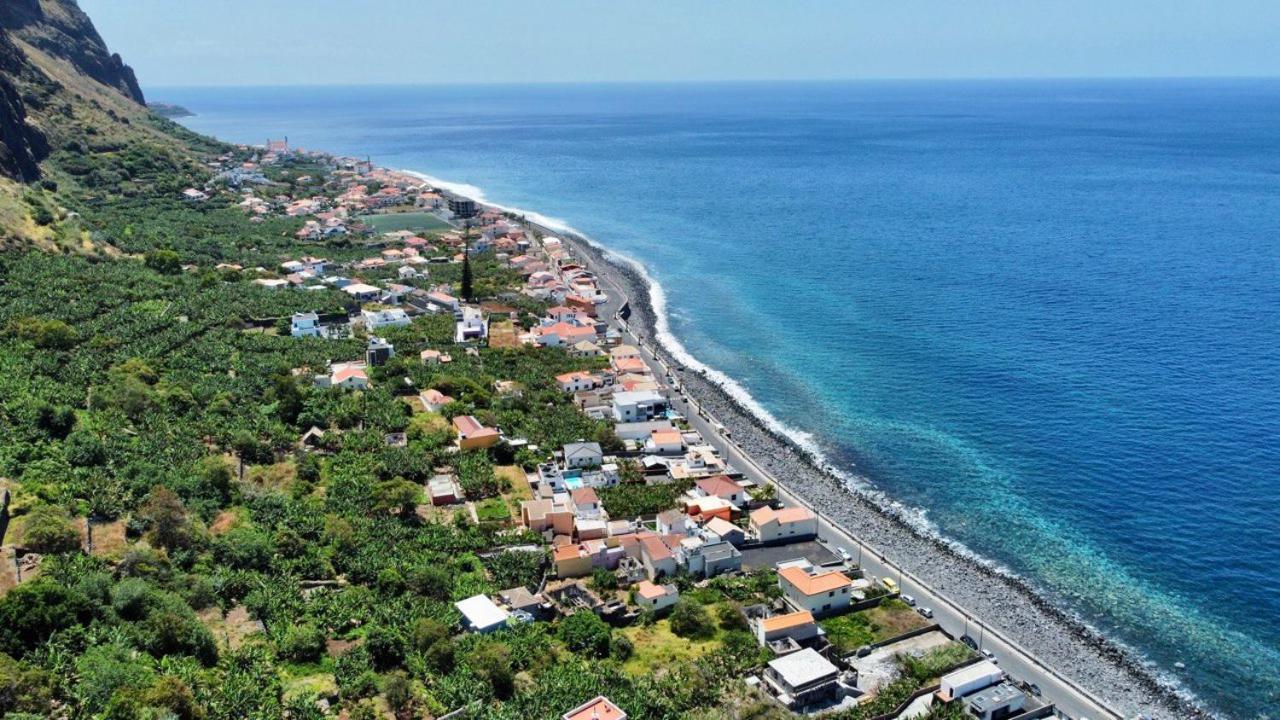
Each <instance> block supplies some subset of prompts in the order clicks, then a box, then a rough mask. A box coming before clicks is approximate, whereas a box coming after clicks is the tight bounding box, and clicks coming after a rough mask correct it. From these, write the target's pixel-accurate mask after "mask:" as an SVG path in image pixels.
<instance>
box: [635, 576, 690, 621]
mask: <svg viewBox="0 0 1280 720" xmlns="http://www.w3.org/2000/svg"><path fill="white" fill-rule="evenodd" d="M679 599H680V590H679V589H678V588H676V586H675V585H671V584H667V585H655V584H654V583H651V582H649V581H648V580H641V581H640V582H638V583H636V605H639V606H640V607H641V608H643V609H645V610H648V611H650V612H655V613H657V612H662V611H663V610H666V609H667V608H669V607H671V606H672V605H675V604H676V600H679Z"/></svg>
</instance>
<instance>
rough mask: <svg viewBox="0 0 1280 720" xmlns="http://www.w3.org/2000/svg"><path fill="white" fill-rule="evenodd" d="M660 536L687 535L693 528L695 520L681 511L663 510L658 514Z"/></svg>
mask: <svg viewBox="0 0 1280 720" xmlns="http://www.w3.org/2000/svg"><path fill="white" fill-rule="evenodd" d="M657 527H658V534H659V535H687V534H688V533H690V532H691V531H692V530H693V528H694V524H693V519H692V518H690V517H689V515H688V513H683V512H680V511H679V510H663V511H662V512H660V513H658V519H657Z"/></svg>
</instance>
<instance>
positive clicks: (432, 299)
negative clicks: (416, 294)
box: [426, 290, 462, 313]
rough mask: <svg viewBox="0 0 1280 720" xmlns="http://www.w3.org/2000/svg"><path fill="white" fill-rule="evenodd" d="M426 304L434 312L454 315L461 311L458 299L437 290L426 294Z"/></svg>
mask: <svg viewBox="0 0 1280 720" xmlns="http://www.w3.org/2000/svg"><path fill="white" fill-rule="evenodd" d="M426 302H427V304H428V305H429V306H430V307H431V309H432V310H433V311H434V312H441V311H445V312H451V313H456V312H458V311H459V310H460V309H462V303H461V302H459V301H458V298H456V297H454V296H452V295H450V294H449V293H446V292H441V291H439V290H436V291H433V292H429V293H427V297H426Z"/></svg>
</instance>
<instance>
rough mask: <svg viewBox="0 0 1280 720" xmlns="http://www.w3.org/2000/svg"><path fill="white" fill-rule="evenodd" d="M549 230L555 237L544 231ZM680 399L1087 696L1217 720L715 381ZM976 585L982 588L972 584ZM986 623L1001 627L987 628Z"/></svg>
mask: <svg viewBox="0 0 1280 720" xmlns="http://www.w3.org/2000/svg"><path fill="white" fill-rule="evenodd" d="M548 232H549V233H550V232H553V231H550V230H548ZM554 234H557V235H558V236H560V237H562V238H564V239H565V240H566V241H567V242H569V243H571V244H572V246H573V247H574V249H575V251H576V254H577V256H578V257H581V258H583V259H585V260H586V261H587V262H588V264H589V265H590V266H591V268H592V269H593V270H594V271H595V272H597V273H599V274H601V275H608V276H609V278H610V279H611V280H613V281H614V282H615V283H616V284H617V285H619V286H621V287H623V288H625V289H626V292H627V295H628V298H627V299H628V300H629V308H630V310H631V317H630V319H629V321H628V322H629V324H630V325H631V326H632V328H633V329H638V330H640V331H641V333H642V334H643V336H644V338H645V341H646V343H651V344H652V345H653V346H655V347H656V348H657V352H658V353H659V354H660V355H662V356H663V359H664V360H665V361H666V362H667V363H668V364H671V365H673V366H676V365H680V364H681V363H680V361H678V360H676V359H675V358H673V357H672V356H671V355H670V352H669V350H668V348H665V347H663V346H662V345H661V343H658V342H656V332H655V327H656V323H655V317H654V313H653V307H652V304H651V301H650V290H649V284H648V281H647V279H646V278H645V277H644V276H643V275H642V274H641V273H640V272H639V271H637V269H636V268H634V267H632V266H631V265H630V264H628V263H625V262H622V261H619V260H617V259H614V258H612V257H609V256H608V253H607V251H605V250H604V249H602V248H600V247H599V246H597V245H595V244H593V243H591V242H590V241H587V240H585V239H583V238H581V237H575V236H573V235H572V234H568V233H554ZM681 381H682V383H683V384H684V389H685V391H686V392H687V393H688V394H690V395H691V396H692V397H694V398H696V400H697V402H698V404H699V405H701V406H702V407H704V408H706V409H707V410H708V411H709V412H710V414H711V415H713V416H714V417H715V418H716V419H717V420H718V421H720V422H721V423H723V424H724V425H725V427H726V428H728V429H729V430H730V431H731V432H732V434H733V437H734V440H735V442H736V443H737V444H738V445H739V446H740V447H741V448H742V449H743V450H744V451H745V452H746V453H747V454H749V455H750V456H751V457H752V459H753V460H754V461H755V462H756V464H758V465H759V466H760V467H762V468H764V469H766V470H768V471H769V472H770V473H772V474H773V475H775V476H777V477H779V478H781V479H783V480H784V481H785V482H786V483H787V487H788V489H789V490H791V491H793V492H795V493H796V494H798V495H800V496H801V497H803V498H804V499H805V500H806V501H807V502H809V503H811V504H812V505H813V506H814V507H816V508H818V509H819V510H820V511H821V512H823V513H824V514H825V515H827V517H829V518H831V519H832V520H833V521H835V522H836V523H837V524H839V525H840V526H841V527H843V528H844V529H845V530H846V531H848V532H850V533H851V534H853V535H854V536H856V537H861V538H868V539H869V540H872V541H873V542H874V544H875V545H876V546H878V547H880V548H882V549H883V550H884V552H885V554H886V555H887V556H889V557H891V558H892V559H893V560H894V561H895V563H896V564H898V565H900V566H902V567H903V568H905V569H906V570H907V571H908V572H910V573H912V574H914V575H916V576H917V577H919V578H921V579H923V580H924V581H925V582H926V583H928V584H930V585H932V586H933V587H934V588H937V589H938V590H940V591H942V592H945V593H946V594H947V595H948V596H949V597H950V598H952V599H953V600H955V601H956V602H958V603H960V604H961V605H962V606H964V607H966V608H967V609H969V610H970V611H972V612H973V613H974V614H976V615H977V616H979V617H981V618H983V620H984V622H987V623H988V624H991V625H994V626H995V627H996V628H997V629H999V631H1000V632H1001V633H1003V634H1005V635H1006V636H1008V637H1010V638H1012V639H1013V640H1014V641H1015V642H1017V643H1018V644H1020V645H1022V646H1023V647H1025V648H1027V649H1028V650H1030V651H1031V652H1032V653H1034V654H1035V655H1036V656H1038V657H1039V658H1040V659H1042V660H1044V661H1045V662H1046V663H1049V664H1050V665H1052V666H1053V667H1055V668H1058V669H1059V670H1061V671H1063V672H1064V673H1066V674H1068V675H1070V676H1071V677H1072V679H1074V680H1075V681H1076V682H1077V683H1079V684H1080V685H1082V686H1083V687H1085V688H1088V689H1089V691H1090V692H1093V693H1095V694H1097V695H1098V696H1100V697H1102V698H1105V699H1106V700H1107V701H1108V702H1109V703H1111V704H1112V705H1113V706H1114V707H1116V708H1117V709H1119V710H1121V711H1122V712H1124V713H1125V714H1126V715H1128V716H1131V717H1137V716H1142V715H1145V716H1149V717H1153V718H1158V719H1159V720H1184V719H1185V720H1201V719H1204V720H1210V719H1211V718H1214V717H1215V716H1214V715H1213V714H1212V713H1211V712H1209V711H1208V710H1206V709H1204V708H1202V707H1199V706H1198V705H1197V704H1195V703H1194V702H1193V701H1191V700H1189V699H1187V698H1185V697H1183V696H1182V695H1181V694H1179V693H1178V692H1177V690H1176V689H1175V688H1173V687H1170V686H1169V685H1167V684H1165V683H1162V682H1161V681H1160V680H1159V679H1158V677H1157V676H1156V674H1155V671H1154V670H1153V668H1152V667H1151V666H1150V665H1149V664H1147V663H1145V662H1143V661H1142V660H1140V659H1139V658H1138V657H1136V656H1135V654H1134V653H1133V652H1132V651H1130V650H1128V649H1126V648H1124V647H1123V646H1121V645H1119V644H1118V643H1116V642H1114V641H1112V640H1110V639H1108V638H1106V637H1105V636H1103V635H1101V634H1100V633H1099V632H1097V631H1096V630H1094V629H1093V628H1091V627H1089V626H1088V625H1087V624H1086V623H1084V622H1083V621H1082V620H1080V619H1079V618H1077V617H1075V616H1074V615H1072V614H1071V613H1069V612H1067V611H1065V610H1063V609H1062V608H1060V607H1058V606H1057V605H1055V604H1053V603H1051V602H1049V601H1047V600H1046V599H1045V598H1044V597H1043V595H1042V594H1040V593H1039V592H1037V591H1036V590H1035V589H1034V588H1033V587H1032V586H1031V585H1030V584H1028V583H1027V582H1026V581H1025V580H1022V579H1020V578H1016V577H1011V576H1009V575H1007V574H1004V573H1000V572H997V571H996V570H995V569H993V568H991V567H989V566H987V565H986V564H983V563H982V562H980V561H978V560H976V559H974V558H972V557H968V556H966V555H964V554H962V553H960V552H957V550H956V549H955V548H954V547H952V546H951V545H949V544H948V543H947V542H945V541H944V540H942V539H940V538H938V537H936V536H931V535H927V534H924V533H921V532H920V531H918V530H916V529H915V528H914V527H912V526H911V525H910V524H909V523H907V522H906V521H905V520H904V519H903V518H901V517H898V516H896V515H895V513H894V512H893V510H892V509H891V508H886V507H883V506H882V505H880V504H878V503H876V502H875V501H874V499H873V498H871V497H869V496H868V495H867V494H865V493H862V492H858V491H856V490H855V488H852V487H850V486H849V485H848V483H847V482H846V481H844V480H842V479H841V478H839V477H837V476H835V475H834V474H832V473H830V472H828V471H826V470H824V469H823V468H822V466H821V464H820V463H819V462H817V461H816V459H815V458H814V457H812V456H811V454H810V453H808V452H807V451H805V450H803V449H802V448H799V447H797V446H796V445H795V444H794V443H793V442H792V441H791V440H790V439H788V438H786V437H783V436H781V435H779V434H778V433H776V432H774V431H772V430H770V429H769V428H768V427H766V426H765V425H764V423H763V422H761V420H760V419H759V418H758V417H757V416H756V415H755V414H754V413H752V412H751V411H750V410H748V409H747V408H745V407H743V406H742V404H741V403H739V402H738V401H737V400H736V399H734V398H733V397H731V396H730V395H729V394H728V393H727V392H725V390H724V389H723V388H721V387H720V386H719V385H718V384H716V383H715V382H712V381H711V380H708V379H707V378H706V377H705V376H703V375H702V374H700V373H694V372H689V373H685V374H684V375H683V376H682V378H681ZM974 578H981V579H982V581H981V582H974V581H973V579H974ZM993 618H999V620H1000V621H999V622H997V623H993V622H991V620H992V619H993Z"/></svg>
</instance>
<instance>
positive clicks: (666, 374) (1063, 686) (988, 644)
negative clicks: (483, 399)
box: [548, 231, 1125, 720]
mask: <svg viewBox="0 0 1280 720" xmlns="http://www.w3.org/2000/svg"><path fill="white" fill-rule="evenodd" d="M548 232H550V231H548ZM570 241H571V242H575V243H577V244H579V246H581V241H578V240H576V239H572V238H571V239H570ZM576 254H577V255H578V256H579V257H580V258H582V259H583V260H584V261H585V262H587V263H588V264H589V265H590V266H591V268H592V270H594V271H595V272H596V274H597V277H598V279H599V281H600V284H601V285H602V286H603V289H605V292H606V293H607V294H608V296H609V302H607V303H606V304H605V305H603V306H602V307H601V311H602V312H601V315H602V316H604V317H608V318H609V319H610V320H611V322H613V323H614V324H615V325H616V326H617V327H618V328H619V330H620V331H621V332H622V333H623V341H624V342H627V343H630V344H633V345H635V346H636V347H638V348H640V350H641V353H642V356H643V358H644V360H645V362H646V363H647V364H648V365H649V366H650V368H651V369H652V370H653V372H654V376H655V377H657V378H659V379H660V380H661V382H662V383H663V384H664V385H665V386H666V388H667V390H668V393H669V395H670V396H671V400H672V403H673V405H674V407H675V409H676V410H678V411H680V412H681V413H682V414H684V415H685V417H686V418H687V419H688V420H689V422H690V424H691V425H692V426H693V427H694V429H696V430H697V431H698V432H699V433H701V434H702V436H703V437H704V438H706V439H707V440H708V441H709V442H711V443H713V444H714V445H715V446H716V447H717V448H718V449H719V450H720V452H721V454H722V455H723V456H724V457H725V459H726V460H727V461H728V462H729V463H730V464H731V465H733V466H734V467H735V468H737V469H738V470H740V471H741V472H742V473H743V474H744V475H745V476H746V477H747V478H749V479H750V480H752V481H754V482H756V483H763V482H767V483H770V484H772V485H773V486H774V487H775V488H777V490H778V496H779V499H780V500H782V501H784V502H785V503H786V504H790V505H799V506H804V507H807V508H809V509H810V510H813V511H814V512H815V513H816V514H817V516H818V519H819V533H818V534H819V538H818V539H819V541H820V542H822V543H824V544H826V545H827V546H828V547H830V548H832V549H833V550H834V551H836V552H837V553H840V552H842V551H843V553H845V554H847V555H848V557H849V558H850V559H851V561H852V562H853V563H854V564H855V565H858V566H859V567H860V568H861V569H862V571H863V572H864V573H866V574H867V575H868V576H872V577H877V578H892V579H893V580H895V581H897V582H898V584H899V587H900V589H901V592H902V593H903V594H906V595H911V596H912V597H914V598H915V600H916V604H917V606H920V607H929V608H930V609H932V611H933V621H934V622H936V623H938V624H939V625H940V626H941V627H943V628H944V629H945V630H946V631H947V632H949V633H950V634H952V635H953V636H955V637H957V638H958V637H961V636H963V635H968V636H970V637H972V638H973V639H974V640H975V641H976V642H977V643H978V645H979V647H980V649H982V650H985V651H989V652H991V653H993V654H994V655H995V658H996V659H997V661H998V662H999V664H1000V666H1001V667H1002V668H1003V669H1004V670H1005V672H1006V673H1008V674H1009V675H1011V676H1012V677H1014V678H1016V679H1018V680H1021V681H1024V682H1026V683H1030V684H1034V685H1036V686H1037V687H1038V688H1039V689H1040V691H1041V693H1042V700H1044V701H1046V702H1051V703H1053V704H1054V705H1056V706H1057V708H1058V711H1059V712H1060V713H1061V714H1062V715H1065V716H1066V717H1070V718H1074V719H1076V720H1080V719H1083V718H1089V719H1090V720H1100V719H1112V720H1123V718H1124V717H1125V716H1124V715H1123V714H1122V713H1121V712H1119V711H1117V710H1115V709H1114V708H1112V707H1110V706H1109V705H1108V703H1107V702H1106V701H1104V700H1102V699H1101V698H1099V697H1097V696H1096V695H1095V694H1093V693H1091V692H1090V691H1089V690H1087V689H1086V688H1084V687H1082V686H1081V685H1079V684H1078V683H1076V682H1075V681H1073V680H1071V679H1070V678H1068V677H1066V676H1065V675H1063V674H1062V673H1060V672H1059V671H1057V670H1056V669H1055V668H1054V667H1052V666H1051V665H1049V664H1048V663H1046V662H1045V661H1043V660H1041V659H1040V658H1038V657H1036V656H1035V655H1034V654H1033V653H1032V652H1031V651H1030V650H1028V649H1026V648H1024V647H1022V646H1021V645H1020V644H1018V643H1017V642H1016V641H1014V640H1013V639H1011V638H1009V637H1008V636H1007V635H1006V634H1004V633H1002V632H1001V631H999V630H997V629H996V628H994V627H992V626H991V625H989V624H987V623H986V622H983V621H982V620H981V619H980V618H978V616H977V614H976V613H974V612H972V611H970V610H968V609H966V608H965V607H963V606H962V605H960V604H959V603H958V602H956V601H954V600H952V599H950V598H949V597H948V596H947V595H946V594H945V593H944V592H943V591H942V590H940V589H937V588H935V587H933V586H931V585H929V584H928V583H926V582H925V581H924V580H922V579H920V578H919V577H917V576H915V575H914V574H913V573H911V572H910V571H907V570H905V569H904V568H902V567H901V566H900V565H898V564H896V563H895V562H894V561H893V560H892V559H890V558H889V557H887V555H886V554H884V553H883V552H882V551H881V550H880V549H878V548H876V547H875V546H874V545H873V544H871V543H869V542H867V541H865V540H863V539H860V538H856V537H854V536H853V535H852V534H851V533H849V532H848V531H846V530H845V529H844V528H842V527H841V526H840V525H839V524H837V523H836V522H835V521H833V520H832V519H831V517H830V516H829V515H828V514H827V513H825V512H823V511H822V509H821V508H818V507H815V506H814V505H813V504H811V503H810V502H808V501H807V500H805V499H804V498H803V497H802V496H801V495H800V494H799V493H798V492H796V491H795V490H794V489H792V488H790V487H789V486H788V484H787V483H786V482H783V481H781V480H779V479H778V478H777V477H776V476H775V475H774V474H773V473H771V472H769V471H768V470H766V469H765V468H763V467H761V466H760V464H758V463H757V462H756V461H755V460H754V459H753V458H752V457H751V456H750V455H749V454H748V453H747V452H746V451H745V450H744V449H743V448H742V447H740V446H739V445H738V444H737V443H736V442H735V441H734V440H733V439H732V437H731V436H730V435H729V434H728V433H727V432H726V431H725V428H724V425H723V424H722V423H721V422H719V421H718V420H717V418H716V417H715V416H714V415H713V414H712V413H711V412H710V411H709V410H708V409H707V408H705V407H702V406H700V405H699V403H698V401H697V398H695V397H692V396H690V395H689V394H687V392H686V391H685V389H684V387H683V384H682V383H681V382H680V380H679V378H680V375H681V374H682V372H684V370H683V368H673V367H671V366H670V365H669V364H668V363H667V361H666V360H665V359H664V358H662V357H661V356H660V354H658V353H657V352H656V348H655V347H654V345H653V341H652V338H650V337H646V336H644V335H643V334H637V332H636V331H635V330H634V329H633V328H632V326H631V324H629V323H628V322H626V321H625V320H624V319H623V318H622V317H621V310H622V308H623V307H625V306H627V305H628V303H629V297H630V296H629V293H628V292H627V290H626V289H625V288H624V287H623V285H622V283H621V282H620V281H619V279H618V278H617V277H616V276H615V274H614V273H613V272H611V269H612V268H607V267H600V265H601V262H600V261H598V260H597V259H596V258H595V257H594V253H588V252H579V253H576ZM605 262H607V261H605Z"/></svg>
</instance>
